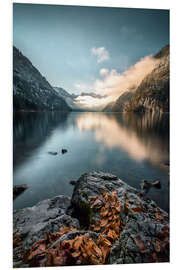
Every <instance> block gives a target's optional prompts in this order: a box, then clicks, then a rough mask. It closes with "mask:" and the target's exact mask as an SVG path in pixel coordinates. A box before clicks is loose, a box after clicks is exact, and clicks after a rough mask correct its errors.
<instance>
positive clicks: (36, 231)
mask: <svg viewBox="0 0 180 270" xmlns="http://www.w3.org/2000/svg"><path fill="white" fill-rule="evenodd" d="M69 205H70V198H69V197H67V196H64V195H59V196H57V197H55V198H52V199H48V200H44V201H41V202H39V203H38V204H36V205H35V206H33V207H27V208H24V209H20V210H14V212H13V230H14V232H15V231H17V230H18V234H19V235H21V236H22V238H23V247H24V249H28V248H30V247H31V245H32V244H33V243H34V242H35V241H37V240H40V239H42V238H44V236H45V234H46V233H47V232H49V233H53V232H57V231H58V230H59V228H60V227H61V226H62V225H67V226H74V227H76V228H79V222H78V220H77V219H75V218H72V217H71V216H69V215H68V214H67V208H68V207H69Z"/></svg>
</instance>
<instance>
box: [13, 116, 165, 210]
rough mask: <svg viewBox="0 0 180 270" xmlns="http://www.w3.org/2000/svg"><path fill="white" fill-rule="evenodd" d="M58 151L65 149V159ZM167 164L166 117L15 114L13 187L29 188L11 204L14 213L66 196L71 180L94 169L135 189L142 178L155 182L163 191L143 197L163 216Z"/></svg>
mask: <svg viewBox="0 0 180 270" xmlns="http://www.w3.org/2000/svg"><path fill="white" fill-rule="evenodd" d="M62 148H66V149H67V150H68V152H67V153H66V154H64V155H62V154H61V149H62ZM49 151H55V152H58V155H55V156H53V155H50V154H48V152H49ZM168 162H169V115H168V114H145V115H137V114H127V113H90V112H83V113H79V112H73V113H67V114H65V113H59V112H49V113H47V112H32V113H25V112H22V113H20V112H19V113H15V114H14V185H19V184H27V185H28V186H29V188H28V189H27V190H26V191H25V192H24V193H22V194H21V195H20V196H19V197H18V198H17V199H16V200H15V201H14V208H15V209H18V208H23V207H28V206H32V205H34V204H36V203H37V202H39V201H41V200H43V199H47V198H51V197H53V196H56V195H59V194H65V195H69V196H71V194H72V191H73V186H72V185H71V184H70V183H69V182H70V181H71V180H77V179H78V178H79V177H80V175H81V174H83V173H85V172H90V171H95V170H98V171H105V172H110V173H113V174H116V175H117V176H119V177H120V178H121V179H122V180H123V181H125V182H126V183H128V184H130V185H132V186H133V187H135V188H138V189H140V183H141V180H142V179H146V180H150V181H152V180H160V181H161V185H162V188H161V189H159V190H158V189H155V188H154V189H153V188H152V189H151V190H150V191H149V193H148V197H149V198H151V199H153V200H155V201H156V202H157V203H158V205H159V206H160V207H162V208H163V209H165V210H167V211H168V210H169V175H168V170H167V166H165V164H167V163H168Z"/></svg>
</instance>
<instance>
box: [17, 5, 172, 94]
mask: <svg viewBox="0 0 180 270" xmlns="http://www.w3.org/2000/svg"><path fill="white" fill-rule="evenodd" d="M167 44H169V11H168V10H152V9H130V8H128V9H126V8H104V7H79V6H62V5H38V4H13V45H14V46H16V47H17V48H18V49H19V50H20V51H21V52H22V53H23V54H24V55H25V56H26V57H28V58H29V60H30V61H31V62H32V64H33V65H34V66H35V67H36V68H37V69H38V70H39V71H40V72H41V74H42V75H43V76H45V77H46V79H47V80H48V81H49V82H50V84H51V85H52V86H59V87H62V88H64V89H65V90H67V91H68V92H69V93H75V94H78V93H81V92H97V93H100V94H106V93H107V89H108V91H109V89H110V91H112V88H113V89H114V88H115V87H116V85H113V87H112V84H113V83H114V81H116V82H117V80H119V79H120V78H122V74H125V75H126V73H127V71H128V72H129V71H131V70H132V69H133V68H132V67H134V66H136V67H138V68H139V67H140V68H141V69H143V70H147V71H149V70H151V69H152V68H153V66H154V63H152V61H151V59H150V58H149V57H148V56H150V55H153V54H155V53H156V52H158V51H159V50H160V49H161V48H162V47H164V46H165V45H167ZM146 60H147V61H146ZM133 70H134V69H133ZM137 73H138V74H139V71H136V73H134V75H136V74H137ZM121 82H122V80H120V81H119V83H121ZM122 85H123V84H122ZM108 87H109V88H108ZM128 87H129V85H128Z"/></svg>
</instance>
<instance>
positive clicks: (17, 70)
mask: <svg viewBox="0 0 180 270" xmlns="http://www.w3.org/2000/svg"><path fill="white" fill-rule="evenodd" d="M13 108H14V110H15V111H18V110H59V111H70V110H71V108H70V107H69V106H68V105H67V103H66V102H65V101H64V99H62V98H61V97H60V96H59V95H58V94H57V93H56V91H55V90H54V89H53V87H52V86H51V85H50V84H49V82H48V81H47V80H46V78H45V77H43V76H42V75H41V73H40V72H39V71H38V70H37V69H36V68H35V67H34V66H33V64H32V63H31V62H30V61H29V59H28V58H27V57H25V56H24V55H23V54H22V53H21V52H20V51H19V50H18V49H17V48H16V47H13Z"/></svg>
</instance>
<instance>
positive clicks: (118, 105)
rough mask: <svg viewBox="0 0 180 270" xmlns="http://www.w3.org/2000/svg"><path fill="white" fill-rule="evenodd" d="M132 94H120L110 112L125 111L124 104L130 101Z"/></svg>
mask: <svg viewBox="0 0 180 270" xmlns="http://www.w3.org/2000/svg"><path fill="white" fill-rule="evenodd" d="M133 94H134V93H133V92H130V91H128V92H125V93H124V94H122V95H121V96H120V97H119V98H118V99H117V100H116V102H115V104H114V105H113V106H112V112H123V111H124V109H125V106H126V104H127V103H128V101H129V100H130V98H131V97H132V96H133Z"/></svg>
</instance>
